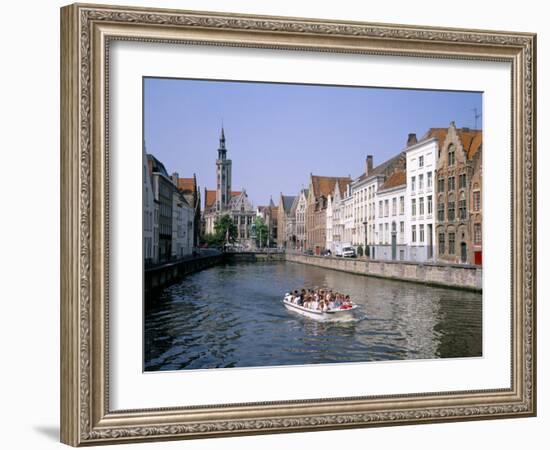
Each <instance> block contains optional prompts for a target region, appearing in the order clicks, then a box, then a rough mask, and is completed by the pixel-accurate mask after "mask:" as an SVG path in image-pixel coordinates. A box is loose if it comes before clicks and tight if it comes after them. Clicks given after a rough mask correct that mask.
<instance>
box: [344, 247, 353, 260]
mask: <svg viewBox="0 0 550 450" xmlns="http://www.w3.org/2000/svg"><path fill="white" fill-rule="evenodd" d="M342 256H343V257H344V258H356V257H357V253H356V252H355V249H354V248H353V247H344V248H343V249H342Z"/></svg>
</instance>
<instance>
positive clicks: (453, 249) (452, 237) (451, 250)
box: [449, 233, 455, 255]
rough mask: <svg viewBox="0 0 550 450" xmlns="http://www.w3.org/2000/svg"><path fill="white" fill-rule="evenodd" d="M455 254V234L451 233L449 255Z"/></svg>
mask: <svg viewBox="0 0 550 450" xmlns="http://www.w3.org/2000/svg"><path fill="white" fill-rule="evenodd" d="M454 254H455V234H454V233H449V255H454Z"/></svg>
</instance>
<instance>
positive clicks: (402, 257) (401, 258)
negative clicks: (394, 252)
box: [399, 250, 405, 261]
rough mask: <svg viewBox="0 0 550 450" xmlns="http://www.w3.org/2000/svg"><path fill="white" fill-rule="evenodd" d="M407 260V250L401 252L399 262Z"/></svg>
mask: <svg viewBox="0 0 550 450" xmlns="http://www.w3.org/2000/svg"><path fill="white" fill-rule="evenodd" d="M404 259H405V250H399V261H403V260H404Z"/></svg>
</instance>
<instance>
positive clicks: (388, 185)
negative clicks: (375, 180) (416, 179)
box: [379, 170, 407, 191]
mask: <svg viewBox="0 0 550 450" xmlns="http://www.w3.org/2000/svg"><path fill="white" fill-rule="evenodd" d="M406 184H407V174H406V172H405V171H404V170H397V171H395V172H394V173H392V174H391V175H390V176H389V177H388V178H387V179H386V181H385V182H384V184H383V185H382V186H380V189H379V191H384V190H386V189H392V188H395V187H398V186H405V185H406Z"/></svg>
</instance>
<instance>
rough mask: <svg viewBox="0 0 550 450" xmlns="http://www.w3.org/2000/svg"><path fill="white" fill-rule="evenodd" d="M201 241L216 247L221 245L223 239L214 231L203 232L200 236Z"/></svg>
mask: <svg viewBox="0 0 550 450" xmlns="http://www.w3.org/2000/svg"><path fill="white" fill-rule="evenodd" d="M202 241H203V242H204V243H205V244H206V245H208V247H218V246H220V245H222V243H223V240H222V239H221V237H220V236H218V235H217V234H216V233H211V234H205V235H204V236H203V237H202Z"/></svg>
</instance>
